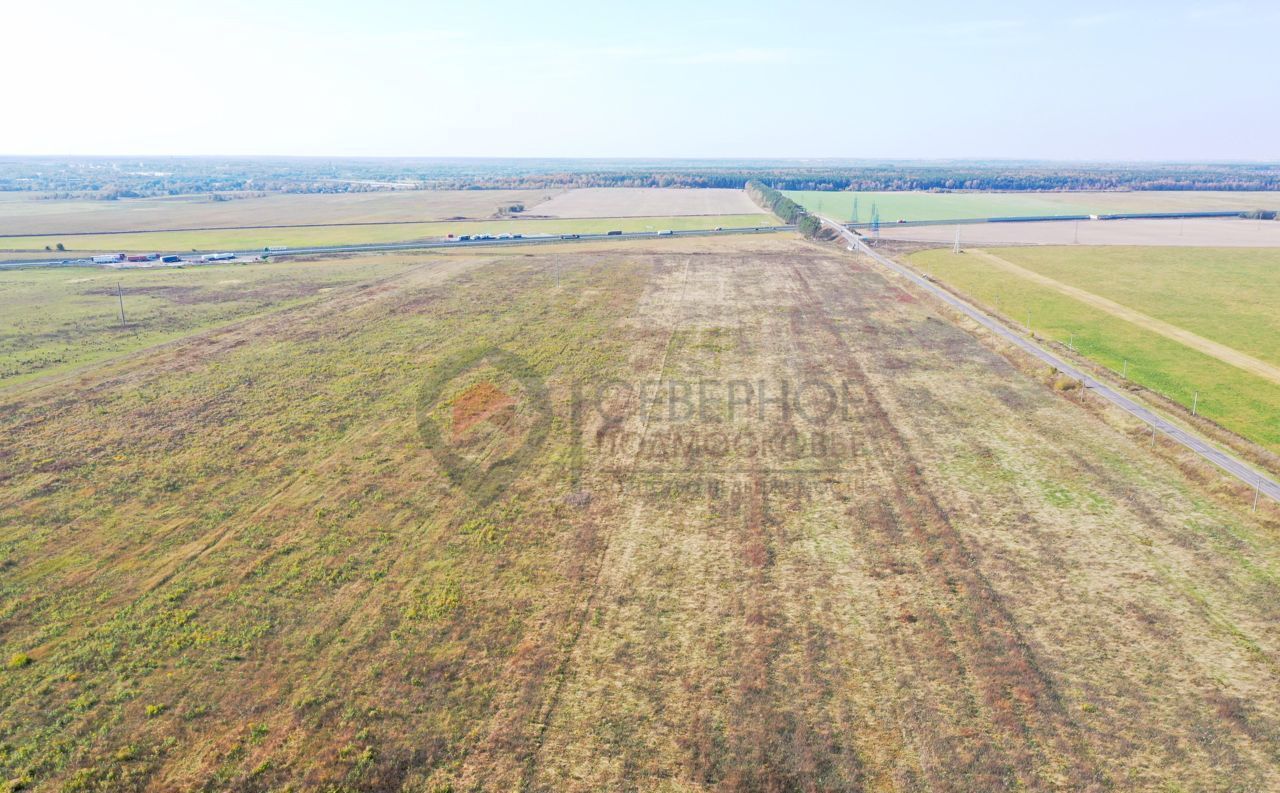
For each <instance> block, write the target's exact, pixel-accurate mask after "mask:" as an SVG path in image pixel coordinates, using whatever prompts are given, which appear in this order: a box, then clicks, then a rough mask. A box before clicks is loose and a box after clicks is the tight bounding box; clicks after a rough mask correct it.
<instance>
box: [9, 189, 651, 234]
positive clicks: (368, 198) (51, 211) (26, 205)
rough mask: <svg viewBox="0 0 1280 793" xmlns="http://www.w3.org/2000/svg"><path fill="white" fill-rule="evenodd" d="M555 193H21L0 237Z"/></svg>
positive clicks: (486, 208) (414, 217) (435, 210)
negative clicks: (99, 196) (109, 196)
mask: <svg viewBox="0 0 1280 793" xmlns="http://www.w3.org/2000/svg"><path fill="white" fill-rule="evenodd" d="M559 192H560V191H559V190H555V189H548V190H406V191H394V192H371V193H338V194H288V195H285V194H279V193H273V194H267V195H263V196H255V195H249V196H240V197H235V198H233V199H232V200H228V201H212V200H210V199H209V197H208V196H207V195H191V196H173V197H168V198H138V199H120V200H117V201H89V200H37V199H36V198H35V197H33V196H30V195H27V194H23V193H17V194H13V193H11V194H9V199H10V200H0V234H7V235H18V234H20V235H38V234H58V233H66V232H102V231H155V230H160V229H174V228H226V227H229V226H268V225H302V224H308V223H368V222H386V221H396V222H407V221H412V222H422V221H430V220H446V219H448V218H452V217H467V218H475V219H478V220H483V219H485V218H488V217H490V216H492V215H493V214H494V213H496V212H497V210H498V207H500V206H504V205H506V206H510V205H511V204H515V203H523V204H524V205H525V207H526V209H527V210H528V211H533V207H535V206H537V205H538V204H540V203H542V202H543V201H546V200H548V199H549V198H551V197H553V196H555V195H557V194H558V193H559ZM659 214H661V213H659ZM2 245H3V240H0V246H2Z"/></svg>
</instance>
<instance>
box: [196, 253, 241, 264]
mask: <svg viewBox="0 0 1280 793" xmlns="http://www.w3.org/2000/svg"><path fill="white" fill-rule="evenodd" d="M234 258H236V255H235V254H234V253H206V254H205V255H203V256H201V257H200V261H202V262H225V261H227V260H229V259H234Z"/></svg>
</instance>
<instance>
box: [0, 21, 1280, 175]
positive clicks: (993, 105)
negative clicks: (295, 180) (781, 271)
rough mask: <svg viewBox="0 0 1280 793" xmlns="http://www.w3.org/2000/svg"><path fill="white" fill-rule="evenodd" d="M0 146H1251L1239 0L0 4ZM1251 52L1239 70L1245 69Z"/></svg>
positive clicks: (168, 151) (536, 150)
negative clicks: (3, 91) (7, 79)
mask: <svg viewBox="0 0 1280 793" xmlns="http://www.w3.org/2000/svg"><path fill="white" fill-rule="evenodd" d="M10 16H11V23H12V25H11V27H12V29H13V30H15V31H19V32H21V33H23V35H19V36H16V37H14V41H13V42H11V43H10V45H9V46H8V48H6V49H5V50H3V51H0V68H4V69H5V71H6V72H7V73H9V74H11V75H15V74H16V75H21V79H17V80H11V83H12V85H11V86H10V90H9V96H8V97H7V98H8V103H7V104H8V106H9V107H10V108H11V109H12V111H13V112H14V113H15V115H16V114H18V113H21V114H22V115H21V118H22V123H21V124H10V125H6V127H5V128H4V129H3V131H0V152H2V153H4V154H5V155H6V156H23V155H26V156H104V157H112V156H125V157H130V156H210V157H249V156H254V157H280V156H313V157H333V158H339V157H343V158H346V157H378V158H462V157H466V158H500V159H517V158H518V159H703V160H705V159H711V158H715V159H753V160H781V159H787V160H794V159H801V160H804V159H824V160H833V159H856V160H859V161H868V160H872V161H875V160H880V161H913V160H914V161H933V160H940V161H974V160H988V161H990V160H999V161H1012V162H1026V161H1037V162H1071V163H1080V162H1086V163H1087V162H1108V163H1114V162H1192V163H1199V162H1272V161H1276V160H1280V136H1277V135H1276V134H1275V130H1276V129H1280V102H1277V101H1276V98H1277V97H1276V96H1275V93H1276V92H1275V90H1274V88H1268V87H1267V86H1268V85H1270V84H1271V83H1269V82H1267V81H1266V76H1268V75H1269V74H1270V73H1271V72H1272V71H1273V68H1274V63H1273V59H1272V57H1271V54H1270V53H1271V47H1272V43H1271V41H1270V39H1271V37H1272V36H1271V31H1273V30H1274V29H1275V25H1276V23H1278V22H1280V9H1277V7H1276V6H1274V4H1269V3H1262V2H1238V3H1226V4H1222V3H1219V4H1208V3H1200V2H1179V3H1171V4H1164V3H1159V4H1157V3H1136V4H1132V5H1130V6H1128V7H1124V8H1117V7H1115V6H1114V4H1111V3H1102V2H1083V3H1078V4H1075V5H1072V6H1070V7H1066V8H1024V7H1021V6H1020V5H1018V4H1014V3H1007V2H979V3H973V4H968V5H966V6H965V7H964V8H962V9H958V8H955V7H953V6H952V5H951V4H945V3H941V2H933V1H930V2H922V3H920V4H918V5H916V6H914V7H913V8H912V11H911V14H910V17H909V18H905V15H903V14H900V13H897V12H895V11H894V9H892V8H887V7H882V6H879V5H872V4H866V5H854V6H850V5H849V4H846V3H837V2H833V0H809V1H808V2H801V3H797V4H792V5H791V6H788V7H785V8H780V7H777V6H775V5H773V4H763V3H748V4H743V3H740V2H738V3H728V2H722V1H721V0H717V1H716V2H712V3H707V4H699V5H698V6H690V5H688V4H676V3H674V2H670V0H660V2H655V3H651V4H646V5H645V6H643V7H634V8H633V7H628V8H602V7H600V6H598V5H596V4H592V3H585V2H561V3H556V4H554V5H548V4H544V5H539V6H528V5H524V4H518V3H510V2H499V3H493V4H488V5H486V6H485V7H484V8H483V9H477V8H474V7H473V8H459V7H453V6H449V5H445V4H425V5H424V4H412V3H407V2H399V0H381V1H378V0H375V2H372V3H365V4H362V5H360V6H359V7H349V6H347V5H345V4H342V3H338V2H332V1H328V0H326V1H325V2H319V3H309V4H300V3H293V2H278V1H277V2H266V3H249V2H247V0H231V1H230V2H227V3H224V4H221V5H220V6H219V7H218V8H210V7H208V6H207V5H205V4H199V3H195V2H191V1H190V0H179V2H174V3H161V2H158V0H142V1H141V2H137V3H133V4H131V5H129V6H128V7H127V8H121V7H117V6H105V5H100V4H96V3H90V2H88V1H87V0H59V1H55V2H51V3H48V4H45V5H43V6H34V5H23V6H21V7H19V8H17V9H14V10H12V11H11V12H10ZM1253 75H1263V77H1254V76H1253Z"/></svg>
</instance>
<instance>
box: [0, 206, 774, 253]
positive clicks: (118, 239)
mask: <svg viewBox="0 0 1280 793" xmlns="http://www.w3.org/2000/svg"><path fill="white" fill-rule="evenodd" d="M777 223H778V220H777V218H774V217H773V216H772V215H765V214H749V215H695V216H683V217H671V216H662V217H627V218H579V219H565V220H523V219H511V220H485V221H447V222H437V223H407V224H394V225H369V226H323V227H319V228H308V227H302V226H295V227H290V228H278V229H243V230H240V229H237V230H229V229H219V230H211V231H155V232H145V233H137V234H102V235H83V236H73V237H69V236H61V237H60V236H51V237H7V238H0V253H2V252H5V251H8V252H22V251H43V250H44V248H45V247H46V246H56V245H57V244H59V243H61V244H62V245H64V246H65V248H66V250H67V251H69V252H72V253H81V254H83V253H87V252H93V251H187V250H200V251H214V250H254V249H258V248H265V247H267V246H276V245H283V246H288V247H302V246H308V245H311V246H316V245H358V244H362V243H386V242H409V241H413V240H421V239H434V238H442V237H444V236H446V235H447V234H481V233H487V234H503V233H506V234H567V233H575V234H599V233H604V232H607V231H611V230H615V229H616V230H618V231H658V230H661V229H671V230H685V229H713V228H715V227H717V226H723V227H725V228H730V227H733V226H773V225H777Z"/></svg>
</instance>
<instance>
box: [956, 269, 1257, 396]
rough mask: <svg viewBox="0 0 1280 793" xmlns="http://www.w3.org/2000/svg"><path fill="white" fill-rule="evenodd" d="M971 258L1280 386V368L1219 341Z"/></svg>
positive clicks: (1022, 272)
mask: <svg viewBox="0 0 1280 793" xmlns="http://www.w3.org/2000/svg"><path fill="white" fill-rule="evenodd" d="M965 252H966V253H967V254H970V255H972V256H977V257H979V258H981V259H982V260H983V261H985V262H990V263H991V264H992V265H994V266H996V267H998V268H1000V269H1002V270H1005V271H1006V272H1009V273H1012V274H1013V275H1016V276H1018V277H1019V278H1025V279H1026V280H1028V281H1031V282H1032V283H1035V284H1039V285H1040V286H1044V287H1047V288H1049V289H1052V290H1054V291H1055V292H1059V293H1061V294H1064V295H1067V296H1068V297H1071V298H1074V299H1075V300H1079V301H1080V302H1081V303H1085V304H1086V305H1090V306H1093V307H1094V308H1096V309H1099V310H1101V311H1105V312H1106V313H1108V314H1111V315H1112V316H1115V317H1118V318H1120V319H1123V320H1125V321H1126V322H1132V323H1133V324H1135V325H1138V326H1140V327H1143V328H1146V329H1147V330H1150V331H1152V332H1154V333H1159V334H1160V335H1161V336H1164V337H1166V338H1169V339H1172V340H1173V341H1176V342H1178V343H1179V344H1184V345H1186V346H1188V347H1190V348H1191V349H1193V350H1198V351H1200V352H1202V353H1204V354H1205V355H1211V356H1213V357H1214V358H1217V359H1218V360H1220V361H1222V362H1224V363H1228V364H1231V365H1232V366H1235V367H1237V368H1239V369H1243V370H1245V371H1246V372H1249V373H1250V374H1255V375H1257V376H1258V377H1262V378H1265V379H1267V380H1270V381H1271V382H1273V383H1280V367H1278V366H1273V365H1271V364H1269V363H1267V362H1266V361H1260V360H1258V359H1257V358H1254V357H1253V356H1251V355H1245V354H1244V353H1242V352H1240V351H1239V350H1235V349H1232V348H1231V347H1228V346H1226V345H1225V344H1219V343H1218V342H1216V341H1212V340H1210V339H1206V338H1205V337H1203V336H1200V335H1198V334H1195V333H1192V332H1191V331H1189V330H1184V329H1183V328H1180V327H1178V326H1177V325H1172V324H1170V323H1168V322H1165V321H1163V320H1159V319H1156V318H1155V317H1151V316H1148V315H1146V314H1143V313H1142V312H1140V311H1135V310H1133V309H1131V308H1129V307H1127V306H1123V305H1121V304H1119V303H1117V302H1115V301H1114V300H1108V299H1107V298H1105V297H1102V296H1100V295H1095V294H1093V293H1092V292H1088V291H1086V290H1084V289H1080V288H1079V287H1075V286H1071V285H1070V284H1064V283H1062V282H1061V281H1057V280H1054V279H1052V278H1050V277H1048V276H1046V275H1041V274H1040V273H1037V272H1035V271H1033V270H1028V269H1027V268H1025V267H1020V266H1018V265H1016V264H1014V263H1013V262H1011V261H1008V260H1007V259H1002V258H1000V257H999V256H996V255H995V254H994V253H989V252H987V251H984V250H979V249H977V248H970V249H968V250H967V251H965Z"/></svg>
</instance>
